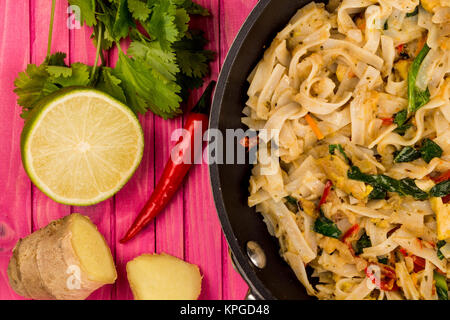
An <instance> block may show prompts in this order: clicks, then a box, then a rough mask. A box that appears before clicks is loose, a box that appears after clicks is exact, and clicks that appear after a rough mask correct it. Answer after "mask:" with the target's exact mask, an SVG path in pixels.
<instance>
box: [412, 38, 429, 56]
mask: <svg viewBox="0 0 450 320" xmlns="http://www.w3.org/2000/svg"><path fill="white" fill-rule="evenodd" d="M426 42H427V37H426V36H423V37H422V38H420V39H419V42H417V49H416V52H414V54H415V56H416V57H417V56H418V55H419V53H420V51H422V49H423V47H424V46H425V43H426Z"/></svg>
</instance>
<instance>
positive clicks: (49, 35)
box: [47, 0, 56, 56]
mask: <svg viewBox="0 0 450 320" xmlns="http://www.w3.org/2000/svg"><path fill="white" fill-rule="evenodd" d="M55 7H56V0H52V13H51V16H50V27H49V28H50V29H49V31H48V42H47V56H49V55H50V53H51V50H52V37H53V22H54V21H55Z"/></svg>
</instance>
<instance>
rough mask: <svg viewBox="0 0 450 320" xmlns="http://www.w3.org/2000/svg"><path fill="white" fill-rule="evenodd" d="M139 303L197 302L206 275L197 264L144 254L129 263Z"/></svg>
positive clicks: (131, 280)
mask: <svg viewBox="0 0 450 320" xmlns="http://www.w3.org/2000/svg"><path fill="white" fill-rule="evenodd" d="M127 276H128V282H129V283H130V287H131V290H132V291H133V295H134V299H135V300H196V299H197V298H198V296H199V295H200V291H201V286H202V276H201V275H200V271H199V269H198V267H197V266H196V265H193V264H189V263H187V262H184V261H183V260H180V259H178V258H175V257H172V256H170V255H167V254H153V255H150V254H143V255H141V256H139V257H137V258H135V259H133V260H131V261H129V262H128V263H127Z"/></svg>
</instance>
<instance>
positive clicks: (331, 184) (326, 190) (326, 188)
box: [319, 180, 333, 208]
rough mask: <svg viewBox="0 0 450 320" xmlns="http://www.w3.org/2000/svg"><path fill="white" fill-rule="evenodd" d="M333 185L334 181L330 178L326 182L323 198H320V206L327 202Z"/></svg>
mask: <svg viewBox="0 0 450 320" xmlns="http://www.w3.org/2000/svg"><path fill="white" fill-rule="evenodd" d="M332 186H333V183H332V182H331V181H330V180H328V181H327V182H326V183H325V189H323V194H322V198H321V199H320V202H319V208H320V207H321V206H322V205H323V204H324V203H325V202H327V198H328V196H329V195H330V191H331V187H332Z"/></svg>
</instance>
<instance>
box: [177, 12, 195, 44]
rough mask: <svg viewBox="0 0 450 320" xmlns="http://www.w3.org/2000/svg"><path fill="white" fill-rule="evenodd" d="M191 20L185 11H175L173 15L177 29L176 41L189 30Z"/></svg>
mask: <svg viewBox="0 0 450 320" xmlns="http://www.w3.org/2000/svg"><path fill="white" fill-rule="evenodd" d="M190 20H191V18H190V17H189V14H188V13H187V12H186V10H185V9H177V10H176V13H175V25H176V26H177V29H178V39H181V38H183V37H184V35H185V34H186V32H187V31H188V29H189V21H190Z"/></svg>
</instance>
